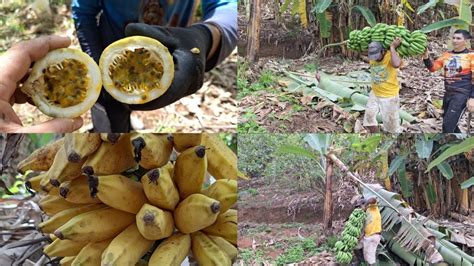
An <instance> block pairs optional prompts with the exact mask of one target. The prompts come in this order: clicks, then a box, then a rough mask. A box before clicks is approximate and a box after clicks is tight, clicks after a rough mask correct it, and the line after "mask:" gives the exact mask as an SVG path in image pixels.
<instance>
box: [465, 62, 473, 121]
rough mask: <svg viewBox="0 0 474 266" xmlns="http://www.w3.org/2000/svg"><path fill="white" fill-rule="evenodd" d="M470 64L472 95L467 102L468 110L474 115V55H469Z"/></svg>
mask: <svg viewBox="0 0 474 266" xmlns="http://www.w3.org/2000/svg"><path fill="white" fill-rule="evenodd" d="M469 56H470V59H471V60H470V63H471V75H472V78H471V94H470V95H469V100H467V104H466V105H467V110H468V111H469V112H471V113H474V53H471V54H469Z"/></svg>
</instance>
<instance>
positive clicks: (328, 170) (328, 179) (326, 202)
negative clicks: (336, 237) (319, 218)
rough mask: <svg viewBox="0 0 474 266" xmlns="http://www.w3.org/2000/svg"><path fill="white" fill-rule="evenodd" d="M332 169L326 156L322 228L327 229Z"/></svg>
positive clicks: (330, 203)
mask: <svg viewBox="0 0 474 266" xmlns="http://www.w3.org/2000/svg"><path fill="white" fill-rule="evenodd" d="M332 170H333V162H332V160H331V159H329V158H326V195H325V197H324V213H323V228H324V230H328V229H330V228H331V227H332V205H333V204H332V203H333V201H332V179H333V177H332Z"/></svg>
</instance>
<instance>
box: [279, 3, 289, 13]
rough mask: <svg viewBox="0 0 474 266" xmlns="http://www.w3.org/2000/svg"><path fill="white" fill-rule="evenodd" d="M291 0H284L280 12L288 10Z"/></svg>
mask: <svg viewBox="0 0 474 266" xmlns="http://www.w3.org/2000/svg"><path fill="white" fill-rule="evenodd" d="M290 2H291V0H285V2H284V3H283V5H282V6H281V7H280V14H283V13H285V12H286V11H287V10H288V6H289V5H290Z"/></svg>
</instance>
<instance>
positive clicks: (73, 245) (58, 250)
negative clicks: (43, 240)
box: [43, 239, 88, 257]
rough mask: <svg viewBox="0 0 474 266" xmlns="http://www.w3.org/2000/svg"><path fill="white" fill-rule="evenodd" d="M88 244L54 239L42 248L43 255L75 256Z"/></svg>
mask: <svg viewBox="0 0 474 266" xmlns="http://www.w3.org/2000/svg"><path fill="white" fill-rule="evenodd" d="M87 243H88V242H79V241H72V240H67V239H64V240H61V239H56V240H54V241H53V243H51V244H49V245H47V246H46V247H45V248H44V251H43V252H44V254H46V255H48V256H49V257H68V256H76V255H77V254H78V253H79V251H81V249H82V248H83V247H84V246H85V245H87Z"/></svg>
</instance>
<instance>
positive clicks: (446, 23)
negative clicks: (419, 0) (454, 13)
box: [420, 18, 469, 33]
mask: <svg viewBox="0 0 474 266" xmlns="http://www.w3.org/2000/svg"><path fill="white" fill-rule="evenodd" d="M466 25H467V26H469V23H467V22H466V21H464V20H462V19H459V18H449V19H445V20H441V21H438V22H435V23H433V24H430V25H428V26H425V27H423V28H421V29H420V31H421V32H424V33H429V32H432V31H434V30H439V29H442V28H447V27H451V26H461V27H464V26H466Z"/></svg>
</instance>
